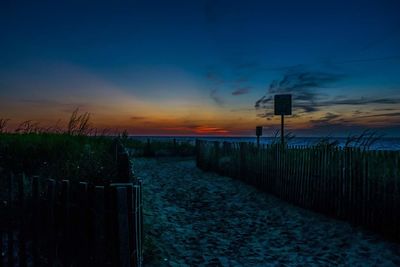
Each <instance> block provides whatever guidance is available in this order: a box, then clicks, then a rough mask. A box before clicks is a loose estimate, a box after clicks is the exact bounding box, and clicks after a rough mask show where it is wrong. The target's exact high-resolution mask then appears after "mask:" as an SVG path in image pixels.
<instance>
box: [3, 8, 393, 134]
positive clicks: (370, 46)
mask: <svg viewBox="0 0 400 267" xmlns="http://www.w3.org/2000/svg"><path fill="white" fill-rule="evenodd" d="M399 10H400V2H399V1H397V0H392V1H389V0H375V1H369V0H363V1H351V0H347V1H342V0H335V1H329V0H327V1H320V0H319V1H307V0H304V1H285V0H282V1H268V0H264V1H262V0H260V1H255V0H246V1H233V0H230V1H225V0H193V1H176V0H168V1H161V0H160V1H152V0H131V1H107V2H102V1H73V0H71V1H65V2H64V1H11V0H3V1H1V2H0V32H1V34H0V118H3V119H9V121H8V125H9V127H10V128H13V127H17V125H18V124H19V123H21V122H23V121H26V120H32V121H34V122H37V123H39V124H40V125H43V126H49V125H54V124H57V123H59V124H61V125H62V124H65V123H66V122H67V121H68V118H69V116H70V115H71V112H72V111H73V110H74V109H76V108H79V110H80V112H90V114H91V122H92V125H93V127H96V128H99V129H105V128H107V129H116V130H123V129H126V130H128V132H129V133H130V134H132V135H229V136H236V135H237V136H240V135H254V130H255V126H257V125H261V126H264V133H265V134H267V135H268V134H271V133H272V132H274V131H275V130H276V129H279V127H280V126H279V124H280V117H279V116H274V115H273V104H274V103H273V96H274V95H275V94H280V93H290V94H292V95H293V115H291V116H287V117H286V118H285V122H286V126H285V127H286V128H287V129H288V131H290V132H292V133H293V134H295V135H296V136H328V135H329V136H346V135H348V134H352V133H357V132H360V131H362V130H364V129H372V130H376V131H377V132H379V133H381V134H385V135H386V136H400V16H399V15H398V11H399Z"/></svg>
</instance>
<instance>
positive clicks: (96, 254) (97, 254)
mask: <svg viewBox="0 0 400 267" xmlns="http://www.w3.org/2000/svg"><path fill="white" fill-rule="evenodd" d="M94 190H95V191H94V202H93V204H94V214H93V215H94V216H93V223H94V225H93V233H94V238H93V242H94V244H93V246H94V251H93V255H92V257H93V258H92V260H93V262H94V265H95V266H104V264H105V255H106V242H105V228H106V227H105V209H104V207H105V190H104V186H96V187H95V188H94Z"/></svg>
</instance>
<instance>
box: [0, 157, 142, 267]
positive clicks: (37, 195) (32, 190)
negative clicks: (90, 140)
mask: <svg viewBox="0 0 400 267" xmlns="http://www.w3.org/2000/svg"><path fill="white" fill-rule="evenodd" d="M120 150H121V149H120ZM116 157H117V158H118V159H120V161H119V164H120V167H119V168H118V172H119V173H120V175H128V176H129V177H130V181H133V182H123V183H113V182H109V183H105V184H102V185H95V184H92V183H88V182H74V181H69V180H62V181H55V180H53V179H42V178H41V177H38V176H33V177H26V176H25V175H23V174H20V175H14V174H12V173H10V174H9V176H8V177H7V178H8V183H7V184H8V186H9V188H8V192H9V196H8V198H7V199H8V200H7V201H5V202H4V203H1V204H0V205H2V206H1V207H0V212H1V214H0V216H1V220H0V267H3V266H7V267H14V266H21V267H25V266H33V267H37V266H51V267H53V266H121V267H131V266H142V264H143V216H142V205H143V202H142V182H141V180H140V179H135V178H134V177H133V179H132V173H131V172H130V171H128V169H127V168H130V164H129V163H128V162H127V161H126V160H127V159H128V160H129V158H128V157H127V155H123V153H121V151H117V153H116ZM125 178H127V177H125ZM122 180H127V179H122Z"/></svg>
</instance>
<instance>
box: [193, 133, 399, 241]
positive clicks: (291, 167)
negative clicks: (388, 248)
mask: <svg viewBox="0 0 400 267" xmlns="http://www.w3.org/2000/svg"><path fill="white" fill-rule="evenodd" d="M196 147H197V149H196V150H197V155H196V160H197V166H198V167H200V168H202V169H204V170H208V171H215V172H218V173H219V174H221V175H226V176H229V177H233V178H237V179H240V180H242V181H244V182H246V183H249V184H252V185H255V186H256V187H257V188H259V189H261V190H264V191H266V192H268V193H272V194H274V195H276V196H277V197H279V198H281V199H283V200H286V201H288V202H291V203H293V204H296V205H298V206H301V207H304V208H307V209H311V210H314V211H317V212H320V213H324V214H326V215H329V216H332V217H335V218H340V219H343V220H347V221H349V222H351V223H353V224H356V225H362V226H366V227H368V228H370V229H372V230H374V231H376V232H380V233H383V234H385V235H386V236H388V237H389V238H393V239H395V240H397V241H400V152H398V151H363V150H360V149H357V148H345V149H341V148H327V147H303V146H295V147H288V148H285V149H283V148H282V147H281V146H280V145H262V146H259V147H257V145H256V144H252V143H229V142H209V141H203V140H197V143H196Z"/></svg>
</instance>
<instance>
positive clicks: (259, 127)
mask: <svg viewBox="0 0 400 267" xmlns="http://www.w3.org/2000/svg"><path fill="white" fill-rule="evenodd" d="M256 135H257V136H261V135H262V126H257V127H256Z"/></svg>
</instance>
